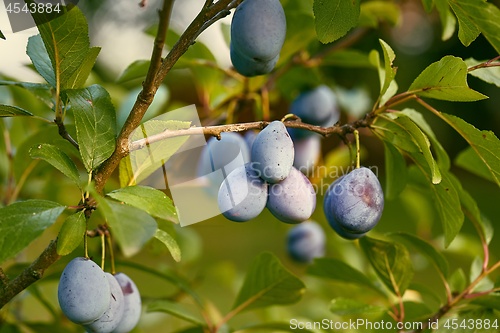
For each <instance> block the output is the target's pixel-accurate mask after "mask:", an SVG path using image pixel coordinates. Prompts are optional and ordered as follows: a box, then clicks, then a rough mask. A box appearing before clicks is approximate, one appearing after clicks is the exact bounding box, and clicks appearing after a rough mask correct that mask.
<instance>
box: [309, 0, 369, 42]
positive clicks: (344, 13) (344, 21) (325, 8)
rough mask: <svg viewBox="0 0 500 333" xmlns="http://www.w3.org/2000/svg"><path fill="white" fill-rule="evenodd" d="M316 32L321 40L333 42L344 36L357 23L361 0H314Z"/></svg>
mask: <svg viewBox="0 0 500 333" xmlns="http://www.w3.org/2000/svg"><path fill="white" fill-rule="evenodd" d="M313 10H314V18H315V23H316V34H317V36H318V39H319V41H320V42H322V43H324V44H326V43H331V42H333V41H335V40H337V39H339V38H340V37H342V36H344V35H345V34H346V33H347V32H348V31H349V30H351V29H352V28H353V27H354V26H355V25H356V24H357V23H358V19H359V13H360V5H359V0H353V1H344V0H330V1H324V0H314V5H313Z"/></svg>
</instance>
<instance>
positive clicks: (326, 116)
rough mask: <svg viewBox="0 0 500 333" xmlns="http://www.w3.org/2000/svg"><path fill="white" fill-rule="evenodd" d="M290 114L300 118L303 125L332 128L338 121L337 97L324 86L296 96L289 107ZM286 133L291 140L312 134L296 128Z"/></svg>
mask: <svg viewBox="0 0 500 333" xmlns="http://www.w3.org/2000/svg"><path fill="white" fill-rule="evenodd" d="M290 113H293V114H295V115H296V116H298V117H300V119H302V121H303V122H305V123H308V124H312V125H317V126H323V127H329V126H333V125H335V123H337V122H338V121H339V119H340V110H339V107H338V103H337V97H336V96H335V93H334V92H333V91H332V90H331V89H330V88H329V87H327V86H325V85H321V86H318V87H316V88H315V89H313V90H308V91H305V92H303V93H301V94H300V95H299V96H297V98H295V99H294V101H293V102H292V104H291V106H290ZM288 131H289V132H290V135H291V136H292V138H303V137H305V136H309V135H312V134H313V133H312V132H311V131H307V130H303V129H298V128H289V129H288Z"/></svg>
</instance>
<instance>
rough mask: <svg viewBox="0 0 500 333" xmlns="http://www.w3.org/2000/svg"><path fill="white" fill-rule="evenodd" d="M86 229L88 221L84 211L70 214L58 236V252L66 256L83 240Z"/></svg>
mask: <svg viewBox="0 0 500 333" xmlns="http://www.w3.org/2000/svg"><path fill="white" fill-rule="evenodd" d="M86 230H87V223H86V219H85V213H84V212H83V211H80V212H77V213H75V214H73V215H70V216H68V218H67V219H66V221H64V224H63V225H62V227H61V230H60V231H59V236H58V237H57V254H59V255H60V256H65V255H68V254H70V253H71V252H73V251H74V250H75V249H76V248H77V247H78V245H80V243H81V242H82V240H83V237H84V235H85V232H86Z"/></svg>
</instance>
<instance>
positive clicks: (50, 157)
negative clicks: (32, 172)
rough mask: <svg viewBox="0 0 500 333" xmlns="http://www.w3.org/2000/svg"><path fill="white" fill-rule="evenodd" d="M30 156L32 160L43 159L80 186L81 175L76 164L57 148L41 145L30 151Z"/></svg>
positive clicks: (46, 144)
mask: <svg viewBox="0 0 500 333" xmlns="http://www.w3.org/2000/svg"><path fill="white" fill-rule="evenodd" d="M30 156H31V158H36V159H42V160H44V161H46V162H48V163H50V164H51V165H52V166H53V167H54V168H56V169H57V170H59V171H61V172H62V173H63V174H64V175H65V176H66V177H68V178H69V179H71V180H72V181H73V182H74V183H75V184H76V185H77V186H80V174H79V173H78V169H77V167H76V165H75V163H74V162H73V161H72V160H71V159H70V158H69V157H68V155H66V154H65V153H64V152H63V151H62V150H60V149H59V148H58V147H57V146H54V145H51V144H48V143H41V144H39V145H36V146H34V147H32V148H31V149H30Z"/></svg>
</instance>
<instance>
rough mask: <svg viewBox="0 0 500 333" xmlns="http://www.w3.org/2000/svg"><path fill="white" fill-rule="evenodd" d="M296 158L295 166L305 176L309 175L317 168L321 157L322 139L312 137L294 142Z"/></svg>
mask: <svg viewBox="0 0 500 333" xmlns="http://www.w3.org/2000/svg"><path fill="white" fill-rule="evenodd" d="M293 147H294V148H295V156H294V160H293V166H294V167H295V168H297V169H299V170H300V171H301V172H302V173H303V174H305V175H309V174H310V173H312V171H313V169H314V167H315V166H316V164H317V162H318V159H319V156H320V155H321V137H320V136H318V135H311V136H307V137H305V138H301V139H295V140H293Z"/></svg>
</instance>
